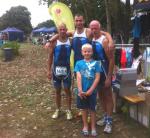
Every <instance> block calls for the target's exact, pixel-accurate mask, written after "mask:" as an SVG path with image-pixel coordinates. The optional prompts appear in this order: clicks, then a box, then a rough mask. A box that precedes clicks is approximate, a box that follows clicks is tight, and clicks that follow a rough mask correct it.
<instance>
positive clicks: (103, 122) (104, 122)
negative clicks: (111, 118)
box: [96, 117, 106, 126]
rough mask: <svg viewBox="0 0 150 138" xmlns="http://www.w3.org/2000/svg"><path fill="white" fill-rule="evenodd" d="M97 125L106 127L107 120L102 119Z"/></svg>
mask: <svg viewBox="0 0 150 138" xmlns="http://www.w3.org/2000/svg"><path fill="white" fill-rule="evenodd" d="M96 124H97V125H98V126H104V125H105V124H106V121H105V118H104V117H103V118H101V119H100V120H98V121H97V122H96Z"/></svg>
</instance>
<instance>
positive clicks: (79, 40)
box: [72, 28, 89, 65]
mask: <svg viewBox="0 0 150 138" xmlns="http://www.w3.org/2000/svg"><path fill="white" fill-rule="evenodd" d="M86 43H89V40H88V38H87V36H86V28H84V31H83V32H82V33H81V34H78V33H77V31H75V33H74V35H73V39H72V49H73V51H74V65H75V64H76V62H77V61H79V60H81V59H83V56H82V54H81V48H82V45H84V44H86Z"/></svg>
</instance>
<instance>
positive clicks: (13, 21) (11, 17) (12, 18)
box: [0, 6, 32, 34]
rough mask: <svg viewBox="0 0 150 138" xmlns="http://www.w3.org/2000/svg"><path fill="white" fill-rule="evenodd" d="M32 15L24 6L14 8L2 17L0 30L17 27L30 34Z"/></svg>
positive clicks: (0, 18)
mask: <svg viewBox="0 0 150 138" xmlns="http://www.w3.org/2000/svg"><path fill="white" fill-rule="evenodd" d="M30 15H31V13H30V12H29V11H28V9H27V8H26V7H24V6H17V7H12V8H11V9H10V10H9V11H6V13H5V14H3V15H2V16H1V17H0V30H2V29H5V28H7V27H16V28H19V29H21V30H23V31H24V32H25V34H28V33H30V32H31V30H32V25H31V22H30V20H31V18H30Z"/></svg>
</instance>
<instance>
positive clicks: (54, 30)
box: [32, 27, 57, 34]
mask: <svg viewBox="0 0 150 138" xmlns="http://www.w3.org/2000/svg"><path fill="white" fill-rule="evenodd" d="M55 32H57V29H56V27H50V28H47V27H42V28H39V29H36V30H33V31H32V33H33V34H40V33H44V34H46V33H50V34H51V33H55Z"/></svg>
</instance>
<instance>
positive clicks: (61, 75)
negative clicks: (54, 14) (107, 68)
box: [48, 23, 72, 120]
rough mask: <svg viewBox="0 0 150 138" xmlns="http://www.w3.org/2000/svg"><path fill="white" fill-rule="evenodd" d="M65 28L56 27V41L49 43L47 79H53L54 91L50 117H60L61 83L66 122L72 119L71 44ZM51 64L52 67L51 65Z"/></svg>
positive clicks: (61, 26)
mask: <svg viewBox="0 0 150 138" xmlns="http://www.w3.org/2000/svg"><path fill="white" fill-rule="evenodd" d="M66 32H67V28H66V25H65V24H64V23H61V24H60V25H59V26H58V33H59V37H58V39H57V40H56V41H53V42H51V44H50V47H49V58H48V78H49V79H51V78H53V84H54V87H55V90H56V107H57V109H56V111H55V112H54V114H53V115H52V118H53V119H56V118H58V117H59V115H60V108H61V88H62V87H61V83H63V87H64V91H65V93H66V103H67V107H68V109H67V110H66V115H67V120H70V119H72V113H71V91H70V87H71V70H70V54H71V44H70V40H69V38H68V37H67V35H66ZM52 64H53V65H52Z"/></svg>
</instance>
